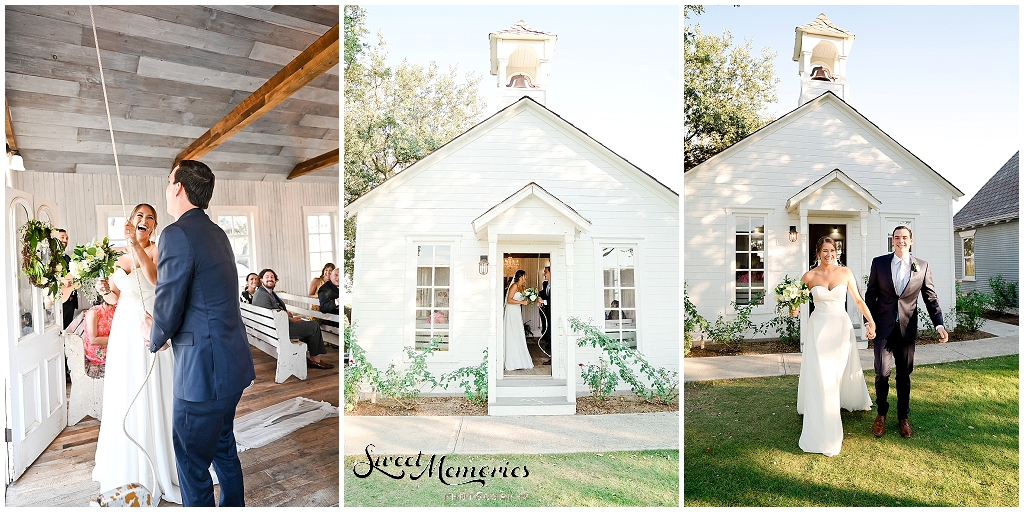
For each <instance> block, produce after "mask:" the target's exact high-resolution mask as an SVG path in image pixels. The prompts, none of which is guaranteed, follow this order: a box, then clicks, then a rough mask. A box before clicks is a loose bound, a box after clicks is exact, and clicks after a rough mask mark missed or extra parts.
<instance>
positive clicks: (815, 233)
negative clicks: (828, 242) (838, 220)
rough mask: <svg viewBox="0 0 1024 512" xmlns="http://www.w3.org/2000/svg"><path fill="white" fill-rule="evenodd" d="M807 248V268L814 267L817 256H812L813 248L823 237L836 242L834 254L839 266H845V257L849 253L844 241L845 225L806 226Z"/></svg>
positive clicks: (845, 240)
mask: <svg viewBox="0 0 1024 512" xmlns="http://www.w3.org/2000/svg"><path fill="white" fill-rule="evenodd" d="M807 235H808V238H807V247H808V249H810V250H808V251H807V253H808V261H807V268H808V269H812V268H814V267H815V266H817V265H815V263H814V262H815V260H816V259H817V258H818V255H817V254H814V248H815V246H817V244H818V239H820V238H821V237H823V236H827V237H829V238H831V239H833V240H835V241H836V254H837V256H838V260H839V264H840V265H841V266H844V267H845V266H847V265H846V255H847V253H848V252H850V251H849V248H848V246H847V243H846V242H847V239H846V224H808V226H807Z"/></svg>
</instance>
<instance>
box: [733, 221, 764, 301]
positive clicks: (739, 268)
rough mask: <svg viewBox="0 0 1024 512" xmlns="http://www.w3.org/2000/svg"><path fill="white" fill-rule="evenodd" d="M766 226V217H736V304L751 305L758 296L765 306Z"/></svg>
mask: <svg viewBox="0 0 1024 512" xmlns="http://www.w3.org/2000/svg"><path fill="white" fill-rule="evenodd" d="M764 226H765V217H764V216H755V215H737V216H736V230H735V233H734V235H735V238H736V249H735V258H736V271H735V274H736V304H737V305H745V304H750V303H751V302H752V301H753V300H754V298H755V297H756V296H757V295H758V294H762V295H761V299H760V300H758V301H757V303H758V304H764V296H763V294H764V255H765V252H764Z"/></svg>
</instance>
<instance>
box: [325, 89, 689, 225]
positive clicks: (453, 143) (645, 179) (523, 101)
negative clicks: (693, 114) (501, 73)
mask: <svg viewBox="0 0 1024 512" xmlns="http://www.w3.org/2000/svg"><path fill="white" fill-rule="evenodd" d="M523 110H529V111H531V112H533V113H535V114H537V115H538V117H540V118H541V119H544V120H546V121H549V122H551V123H553V124H555V125H556V126H562V127H564V128H565V130H566V132H567V133H568V134H569V135H570V136H575V138H576V140H577V142H580V143H582V144H583V145H585V146H589V147H590V148H591V149H593V150H594V152H595V154H597V155H598V156H600V157H604V158H605V159H606V160H608V161H609V162H610V163H613V164H616V163H617V164H618V165H619V167H621V168H623V169H625V170H627V171H632V172H634V173H635V174H637V178H638V180H637V181H638V182H639V183H641V184H644V183H646V184H647V185H649V187H648V188H649V189H650V190H652V191H654V192H655V193H656V194H658V195H660V196H662V197H663V198H664V199H665V200H666V201H678V198H679V194H678V193H677V192H676V191H674V190H672V189H671V188H669V187H668V186H667V185H665V184H664V183H662V182H660V181H658V180H657V179H656V178H655V177H654V176H651V175H650V174H647V173H646V172H644V171H643V169H640V168H639V167H637V166H636V165H633V163H632V162H630V161H629V160H626V159H625V158H623V157H622V156H620V155H619V154H618V153H616V152H614V151H612V150H611V149H608V147H607V146H605V145H604V144H602V143H601V142H600V141H598V140H597V139H595V138H593V137H591V136H590V135H588V134H587V132H585V131H583V130H580V129H579V128H577V127H576V126H575V125H573V124H572V123H570V122H569V121H566V120H565V119H563V118H562V117H561V116H559V115H558V114H556V113H554V112H553V111H551V109H549V108H547V107H545V106H544V105H542V104H540V103H538V102H537V101H536V100H534V99H533V98H531V97H529V96H523V97H522V98H519V100H518V101H516V102H515V103H512V104H511V105H509V106H507V107H505V108H503V109H501V110H499V111H497V112H495V113H494V115H492V116H490V117H488V118H487V119H484V120H483V121H480V122H479V123H477V124H475V125H473V127H472V128H470V129H468V130H466V131H465V132H463V133H462V134H460V135H459V136H457V137H455V138H454V139H452V140H450V141H448V142H447V143H445V144H444V145H443V146H441V147H439V148H437V149H435V150H434V151H433V152H432V153H430V154H429V155H427V156H425V157H423V158H421V159H420V160H419V161H417V162H416V163H414V164H412V165H410V166H409V167H407V168H406V169H405V170H403V171H402V172H399V173H398V174H395V175H394V176H392V177H390V178H388V179H387V180H386V181H384V183H381V184H380V185H377V186H376V187H375V188H374V189H373V190H371V191H369V192H367V193H365V194H363V195H361V196H359V197H358V198H357V199H356V200H354V201H352V202H351V203H349V205H348V206H346V207H345V214H346V215H351V214H353V213H356V212H358V211H359V210H360V209H362V208H363V207H365V206H366V205H367V204H369V203H372V202H373V201H374V198H376V197H377V196H380V195H381V194H384V193H386V192H387V191H388V190H392V189H394V188H395V187H398V186H401V184H402V183H405V182H406V181H408V180H409V179H411V178H412V176H414V175H415V174H417V173H418V172H419V171H421V170H422V169H426V168H427V167H430V166H431V165H432V164H434V163H435V162H437V161H439V160H441V159H443V158H445V157H446V156H448V155H449V154H451V153H452V152H454V151H456V150H458V149H459V148H461V147H463V146H465V145H466V144H468V143H470V142H471V141H472V140H474V139H475V138H476V137H477V136H478V135H480V134H482V133H483V132H485V131H487V130H488V129H490V128H492V127H494V126H496V125H498V124H500V123H502V122H504V121H506V120H508V119H511V118H512V117H514V116H515V115H517V114H518V113H519V112H521V111H523ZM672 196H674V197H672Z"/></svg>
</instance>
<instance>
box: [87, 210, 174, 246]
mask: <svg viewBox="0 0 1024 512" xmlns="http://www.w3.org/2000/svg"><path fill="white" fill-rule="evenodd" d="M133 208H135V207H134V206H132V207H130V208H126V209H125V210H124V213H122V210H121V205H119V204H98V205H96V240H97V241H101V240H103V237H107V241H108V242H110V244H111V245H113V246H114V247H118V248H125V247H127V246H128V241H127V240H125V239H124V238H110V237H109V236H108V232H107V219H109V218H110V217H123V215H131V214H132V209H133ZM112 213H113V214H116V215H110V214H112ZM165 215H166V214H165ZM158 218H159V215H158ZM161 225H163V223H162V222H157V227H156V232H157V238H156V239H158V238H159V233H160V226H161ZM119 233H121V236H122V237H123V236H124V233H123V230H122V231H119ZM156 239H154V240H156Z"/></svg>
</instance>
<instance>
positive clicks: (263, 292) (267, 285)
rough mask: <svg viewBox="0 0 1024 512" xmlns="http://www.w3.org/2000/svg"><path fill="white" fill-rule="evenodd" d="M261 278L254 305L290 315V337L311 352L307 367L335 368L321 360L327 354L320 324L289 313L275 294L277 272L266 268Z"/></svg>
mask: <svg viewBox="0 0 1024 512" xmlns="http://www.w3.org/2000/svg"><path fill="white" fill-rule="evenodd" d="M259 278H260V287H259V288H257V289H256V292H255V293H253V295H252V305H253V306H259V307H261V308H267V309H279V310H283V311H284V312H285V313H288V320H290V321H289V322H288V336H290V337H292V338H299V339H300V340H302V342H303V343H305V344H306V347H307V349H308V350H309V356H307V357H306V366H308V367H309V368H320V369H323V370H329V369H331V368H334V365H333V364H330V363H325V362H323V361H321V360H320V354H326V353H327V347H326V346H325V345H324V337H323V334H321V333H320V324H318V323H316V322H311V321H309V320H302V319H301V318H299V317H298V316H297V315H293V314H292V313H290V312H289V311H288V307H287V306H285V305H284V301H283V300H281V299H280V298H278V296H277V294H276V293H274V287H275V286H277V273H276V272H274V271H273V270H271V269H269V268H265V269H263V270H261V271H260V274H259Z"/></svg>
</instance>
